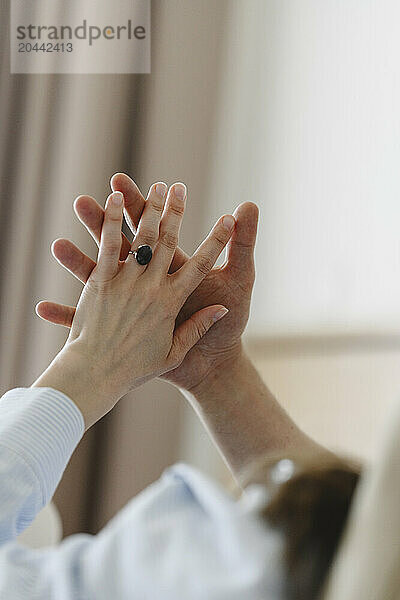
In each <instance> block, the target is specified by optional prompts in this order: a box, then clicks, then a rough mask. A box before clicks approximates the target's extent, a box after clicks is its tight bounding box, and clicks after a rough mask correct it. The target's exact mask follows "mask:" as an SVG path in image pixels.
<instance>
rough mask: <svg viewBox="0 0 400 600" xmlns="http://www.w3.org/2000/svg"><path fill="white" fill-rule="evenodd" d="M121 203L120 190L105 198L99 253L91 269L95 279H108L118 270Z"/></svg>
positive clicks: (122, 198)
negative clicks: (93, 267) (94, 265)
mask: <svg viewBox="0 0 400 600" xmlns="http://www.w3.org/2000/svg"><path fill="white" fill-rule="evenodd" d="M123 203H124V197H123V195H122V194H121V192H113V193H112V194H110V195H109V196H108V198H107V202H106V210H105V213H104V223H103V228H102V230H101V240H100V247H99V255H98V258H97V265H96V268H95V269H94V271H93V275H94V276H95V278H96V280H100V281H109V280H110V279H112V278H113V277H114V276H115V275H116V274H117V272H118V268H119V256H120V252H121V226H122V208H123Z"/></svg>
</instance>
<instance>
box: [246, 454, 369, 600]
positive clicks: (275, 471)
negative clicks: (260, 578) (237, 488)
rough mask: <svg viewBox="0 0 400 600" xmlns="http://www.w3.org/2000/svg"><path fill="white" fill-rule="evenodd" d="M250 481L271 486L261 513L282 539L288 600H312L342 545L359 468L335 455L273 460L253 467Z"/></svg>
mask: <svg viewBox="0 0 400 600" xmlns="http://www.w3.org/2000/svg"><path fill="white" fill-rule="evenodd" d="M250 480H251V482H252V483H265V482H267V485H268V489H269V490H270V500H269V502H268V505H267V506H266V507H265V509H264V510H263V513H262V515H263V517H264V519H266V521H267V523H268V524H269V526H272V527H273V528H275V529H277V530H279V531H280V533H281V534H283V538H284V548H285V550H284V556H283V557H282V560H283V571H284V590H285V592H284V600H314V599H316V598H318V596H319V594H320V592H321V591H322V586H323V583H324V581H325V578H326V576H327V574H328V571H329V568H330V566H331V563H332V560H333V557H334V554H335V551H336V549H337V547H338V544H339V541H340V538H341V535H342V532H343V530H344V526H345V523H346V519H347V516H348V513H349V508H350V505H351V501H352V498H353V494H354V491H355V488H356V486H357V482H358V480H359V469H358V467H357V466H355V465H352V464H350V463H347V462H345V461H344V460H341V459H339V458H337V457H335V456H333V455H331V454H328V453H326V454H321V455H318V456H315V455H314V456H301V455H300V456H299V455H295V454H293V456H288V455H287V454H285V457H284V458H283V457H280V458H279V457H277V456H275V457H269V458H267V459H264V460H263V461H260V462H259V463H258V465H255V468H254V467H253V475H252V476H251V478H250Z"/></svg>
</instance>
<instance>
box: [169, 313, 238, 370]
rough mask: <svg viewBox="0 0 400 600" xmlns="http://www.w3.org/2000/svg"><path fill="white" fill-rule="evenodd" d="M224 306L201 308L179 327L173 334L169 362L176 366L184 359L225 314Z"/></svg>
mask: <svg viewBox="0 0 400 600" xmlns="http://www.w3.org/2000/svg"><path fill="white" fill-rule="evenodd" d="M228 312H229V311H228V309H227V308H225V306H220V305H215V306H207V307H206V308H202V309H201V310H199V311H198V312H196V313H194V315H192V316H191V317H190V318H189V319H187V320H186V321H185V322H184V323H182V324H181V325H179V327H178V328H177V329H176V331H175V333H174V338H173V341H172V347H171V350H170V354H169V360H170V361H171V363H172V365H174V366H177V365H178V364H180V363H181V362H182V360H183V359H184V358H185V356H186V354H187V353H188V352H189V350H190V349H191V348H193V346H194V345H195V344H196V343H197V342H198V341H199V340H200V339H201V338H202V337H203V336H205V334H206V333H207V331H208V330H209V329H210V327H212V326H213V325H214V323H216V322H217V321H219V320H220V319H222V318H223V317H224V316H225V315H226V314H227V313H228Z"/></svg>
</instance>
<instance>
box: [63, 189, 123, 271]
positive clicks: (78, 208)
mask: <svg viewBox="0 0 400 600" xmlns="http://www.w3.org/2000/svg"><path fill="white" fill-rule="evenodd" d="M74 211H75V214H76V216H77V217H78V219H79V220H80V222H81V223H82V224H83V225H84V226H85V227H86V229H87V230H88V232H89V233H90V235H91V236H92V238H93V239H94V241H95V242H96V244H97V245H99V244H100V237H101V228H102V227H103V221H104V209H103V208H102V207H101V206H100V204H99V203H98V202H96V200H95V199H94V198H92V197H91V196H78V197H77V199H76V200H75V202H74ZM130 249H131V243H130V241H129V240H128V238H127V237H126V235H125V234H124V233H122V247H121V254H120V260H125V259H126V257H127V256H128V251H129V250H130Z"/></svg>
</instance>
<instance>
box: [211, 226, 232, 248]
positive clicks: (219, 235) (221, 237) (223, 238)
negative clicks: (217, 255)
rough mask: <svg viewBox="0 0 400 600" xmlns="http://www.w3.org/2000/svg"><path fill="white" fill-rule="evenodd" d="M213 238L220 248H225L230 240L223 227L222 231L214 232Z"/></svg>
mask: <svg viewBox="0 0 400 600" xmlns="http://www.w3.org/2000/svg"><path fill="white" fill-rule="evenodd" d="M213 238H214V241H215V242H216V243H217V244H218V245H219V246H225V244H226V242H227V241H228V239H229V237H228V235H227V234H225V233H224V230H223V229H222V227H221V229H217V230H216V231H215V232H214V235H213Z"/></svg>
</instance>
